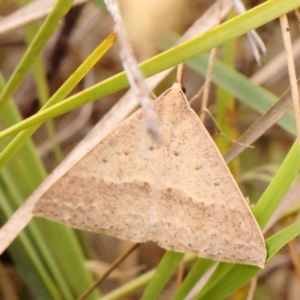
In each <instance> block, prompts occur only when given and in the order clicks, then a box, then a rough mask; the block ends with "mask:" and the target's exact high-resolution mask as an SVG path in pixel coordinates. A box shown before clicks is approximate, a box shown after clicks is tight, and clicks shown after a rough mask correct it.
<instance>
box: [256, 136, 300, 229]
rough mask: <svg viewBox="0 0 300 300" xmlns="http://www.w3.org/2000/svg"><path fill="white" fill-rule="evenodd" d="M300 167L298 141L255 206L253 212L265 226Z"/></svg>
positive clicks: (262, 225) (260, 223)
mask: <svg viewBox="0 0 300 300" xmlns="http://www.w3.org/2000/svg"><path fill="white" fill-rule="evenodd" d="M299 169H300V155H299V146H298V142H297V141H296V142H295V143H294V145H293V146H292V148H291V150H290V151H289V153H288V155H287V156H286V158H285V159H284V161H283V163H282V165H281V166H280V168H279V170H278V172H277V173H276V175H275V177H274V178H273V180H272V182H271V183H270V184H269V186H268V188H267V189H266V190H265V192H264V193H263V195H262V196H261V198H260V199H259V201H258V202H257V204H256V205H255V207H254V208H253V214H254V215H255V218H256V220H257V222H258V224H259V225H260V226H261V227H262V228H263V227H264V226H265V225H266V224H267V222H268V221H269V219H270V217H271V216H272V215H273V213H274V211H275V210H276V208H277V207H278V205H279V204H280V201H281V200H282V198H283V196H284V195H285V194H286V193H287V191H288V190H289V188H290V186H291V185H292V183H293V182H294V180H295V178H296V176H297V174H298V172H299Z"/></svg>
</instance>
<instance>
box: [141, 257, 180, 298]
mask: <svg viewBox="0 0 300 300" xmlns="http://www.w3.org/2000/svg"><path fill="white" fill-rule="evenodd" d="M182 258H183V253H176V252H173V251H167V252H166V253H165V255H164V256H163V258H162V260H161V261H160V263H159V265H158V267H157V268H156V272H155V274H154V276H153V278H152V279H151V281H150V282H149V284H148V285H147V287H146V290H145V292H144V294H143V296H142V297H141V300H152V299H157V297H158V296H159V295H160V293H161V291H162V290H163V288H164V286H165V285H166V284H167V283H168V281H169V279H170V278H171V276H172V275H173V274H174V273H175V271H176V270H177V268H178V264H179V263H180V261H181V260H182Z"/></svg>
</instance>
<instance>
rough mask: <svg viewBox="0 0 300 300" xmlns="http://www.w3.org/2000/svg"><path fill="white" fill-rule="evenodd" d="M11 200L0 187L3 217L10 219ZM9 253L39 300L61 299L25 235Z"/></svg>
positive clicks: (0, 203)
mask: <svg viewBox="0 0 300 300" xmlns="http://www.w3.org/2000/svg"><path fill="white" fill-rule="evenodd" d="M3 173H7V171H4V170H2V171H1V174H0V177H1V179H2V178H3V177H6V176H5V175H6V174H3ZM10 200H11V198H10V197H7V195H6V194H5V193H4V191H3V188H2V187H0V207H1V214H2V217H6V218H8V217H9V216H10V215H11V214H12V213H13V210H12V209H11V207H10V205H9V203H10ZM8 251H9V253H10V255H11V256H12V258H13V259H14V261H15V264H16V265H17V267H18V269H19V271H20V273H21V274H22V276H23V278H24V280H25V281H26V282H27V284H28V285H29V286H30V287H31V290H32V292H33V294H35V296H36V297H37V299H41V298H43V299H60V296H59V294H58V293H57V289H56V287H55V286H54V284H53V281H52V278H51V277H50V276H49V274H48V273H47V272H46V270H45V268H44V266H43V265H42V263H41V261H40V259H39V257H38V256H37V254H36V252H35V250H34V248H33V247H32V243H31V242H30V241H29V239H28V237H27V235H26V234H25V233H21V234H20V235H19V236H18V238H17V239H16V241H15V242H14V243H13V244H12V245H11V246H10V247H9V249H8ZM68 299H71V298H68Z"/></svg>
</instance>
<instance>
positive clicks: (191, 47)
mask: <svg viewBox="0 0 300 300" xmlns="http://www.w3.org/2000/svg"><path fill="white" fill-rule="evenodd" d="M298 6H300V0H285V1H282V0H269V1H266V2H264V3H263V4H261V5H258V6H257V7H255V8H253V9H251V10H249V11H247V12H245V13H244V14H242V15H239V16H237V17H235V18H233V19H231V20H229V21H227V22H225V23H223V24H221V25H219V26H217V27H215V28H213V29H211V30H210V31H208V32H206V33H204V34H202V35H201V36H199V37H196V38H194V39H192V40H189V41H187V42H185V43H182V44H181V45H178V46H176V47H174V48H172V49H170V50H167V51H165V52H163V53H161V54H159V55H157V56H155V57H153V58H151V59H149V60H147V61H145V62H143V63H142V64H140V67H141V70H142V71H143V73H144V75H145V76H146V77H149V76H152V75H154V74H157V73H159V72H161V71H163V70H166V69H168V68H170V67H172V66H175V65H178V64H179V63H181V62H184V61H186V60H189V59H191V58H193V57H195V56H197V55H199V54H201V53H204V52H206V51H208V50H210V49H212V48H215V47H217V46H219V45H222V44H223V43H225V42H226V41H228V40H231V39H233V38H236V37H238V36H240V35H242V34H244V33H246V32H248V31H249V30H251V29H254V28H257V27H259V26H261V25H263V24H265V23H267V22H268V21H271V20H273V19H275V18H277V17H279V16H281V15H282V14H284V13H287V12H289V11H291V10H293V9H295V8H296V7H298ZM127 86H128V81H127V77H126V75H125V73H124V72H122V73H119V74H117V75H115V76H113V77H110V78H109V79H107V80H104V81H102V82H101V83H99V84H97V85H94V86H93V87H91V88H89V89H86V90H85V91H83V92H81V93H78V94H76V95H74V96H72V97H69V98H67V99H66V100H65V101H63V102H62V103H59V104H56V105H54V106H51V107H50V108H48V109H45V110H43V111H41V112H39V113H37V114H36V115H34V116H32V117H30V118H28V119H26V120H24V121H22V122H20V123H19V124H17V125H15V126H12V127H11V128H8V129H6V130H5V131H3V132H1V133H0V138H3V137H5V136H7V135H11V134H14V133H16V132H19V131H21V130H23V129H26V128H27V127H29V126H32V125H35V124H39V123H42V122H44V121H46V120H48V119H50V118H54V117H56V116H58V115H61V114H63V113H66V112H68V111H70V110H73V109H75V108H78V107H80V106H82V105H84V104H86V103H89V102H92V101H95V100H97V99H99V98H102V97H104V96H107V95H109V94H111V93H114V92H117V91H119V90H121V89H123V88H125V87H127Z"/></svg>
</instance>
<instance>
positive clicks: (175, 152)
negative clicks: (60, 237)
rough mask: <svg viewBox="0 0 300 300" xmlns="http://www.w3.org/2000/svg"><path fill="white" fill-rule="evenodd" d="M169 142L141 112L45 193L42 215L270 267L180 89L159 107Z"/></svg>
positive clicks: (222, 164)
mask: <svg viewBox="0 0 300 300" xmlns="http://www.w3.org/2000/svg"><path fill="white" fill-rule="evenodd" d="M154 105H155V110H156V113H157V114H158V116H159V118H160V130H161V133H162V134H163V136H164V142H163V144H161V145H159V144H156V143H154V142H151V141H147V139H148V138H147V137H146V134H145V131H144V130H143V127H142V118H143V113H142V111H141V110H139V111H137V112H136V113H135V114H133V115H132V116H131V117H129V118H128V119H126V120H125V121H124V122H122V123H121V124H120V125H119V126H117V127H116V128H115V129H114V130H113V131H112V132H111V133H110V134H109V135H108V136H107V137H106V138H105V139H104V140H102V141H101V143H99V144H98V145H97V146H96V147H95V148H94V149H93V150H92V151H90V152H89V153H87V154H86V156H85V157H83V158H82V159H81V160H80V161H79V162H78V163H77V164H76V165H75V166H73V168H71V169H70V170H69V171H68V172H67V173H66V174H65V175H64V176H62V177H61V178H60V179H59V180H58V181H57V182H56V183H54V184H53V186H52V187H51V188H50V189H49V190H48V191H47V192H45V194H44V195H43V196H42V197H41V199H40V200H39V202H38V203H37V204H36V206H35V208H34V211H33V213H34V214H35V215H36V216H41V217H45V218H47V219H50V220H53V221H56V222H60V223H63V224H66V225H68V226H71V227H75V228H79V229H83V230H88V231H93V232H101V233H105V234H108V235H112V236H115V237H118V238H121V239H124V240H129V241H131V242H139V243H140V242H146V241H154V242H156V243H158V245H160V246H161V247H163V248H165V249H168V250H173V251H177V252H185V253H186V252H189V253H194V254H196V255H198V256H199V257H203V258H208V259H214V260H217V261H223V262H229V263H241V264H247V265H255V266H259V267H261V268H263V267H264V264H265V259H266V248H265V243H264V239H263V236H262V233H261V231H260V228H259V226H258V224H257V222H256V220H255V218H254V217H253V215H252V213H251V210H250V208H249V207H248V204H247V203H246V201H245V199H244V197H243V195H242V193H241V192H240V190H239V188H238V186H237V184H236V182H235V181H234V179H233V177H232V175H231V173H230V171H229V169H228V168H227V165H226V164H225V162H224V160H223V158H222V156H221V154H220V152H219V150H218V149H217V147H216V145H215V143H214V141H213V140H212V139H211V137H210V135H209V134H208V132H207V131H206V129H205V127H204V125H203V124H202V123H201V121H200V120H199V118H198V116H197V115H196V114H195V112H194V111H193V110H192V109H191V108H190V106H189V104H188V102H187V101H186V99H185V97H184V95H183V94H182V92H181V90H180V86H179V85H178V84H175V85H174V86H173V87H172V88H171V90H170V91H169V92H168V93H166V94H165V95H164V96H161V97H160V98H158V99H157V100H156V101H155V102H154Z"/></svg>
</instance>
